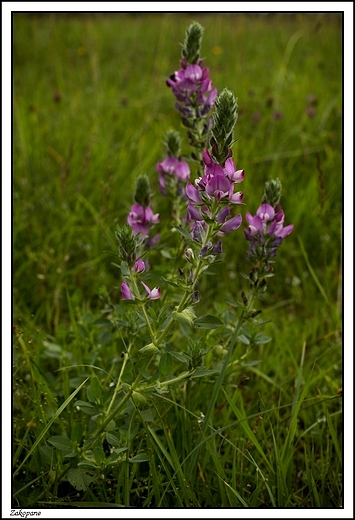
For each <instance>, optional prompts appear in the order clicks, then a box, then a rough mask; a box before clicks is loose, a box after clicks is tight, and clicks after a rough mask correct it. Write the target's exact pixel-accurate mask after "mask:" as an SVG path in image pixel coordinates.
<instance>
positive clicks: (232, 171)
mask: <svg viewBox="0 0 355 520" xmlns="http://www.w3.org/2000/svg"><path fill="white" fill-rule="evenodd" d="M224 172H225V174H226V176H227V177H228V179H229V180H231V181H233V182H236V183H239V182H242V181H243V180H244V170H236V168H235V164H234V162H233V159H232V158H231V157H229V158H228V159H227V160H226V162H225V165H224Z"/></svg>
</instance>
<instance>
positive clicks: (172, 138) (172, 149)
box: [164, 130, 181, 157]
mask: <svg viewBox="0 0 355 520" xmlns="http://www.w3.org/2000/svg"><path fill="white" fill-rule="evenodd" d="M164 144H165V146H166V151H167V153H168V156H169V157H179V155H180V147H181V137H180V134H179V132H177V131H176V130H168V131H167V132H166V136H165V141H164Z"/></svg>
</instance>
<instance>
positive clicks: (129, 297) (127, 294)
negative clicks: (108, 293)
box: [121, 282, 134, 300]
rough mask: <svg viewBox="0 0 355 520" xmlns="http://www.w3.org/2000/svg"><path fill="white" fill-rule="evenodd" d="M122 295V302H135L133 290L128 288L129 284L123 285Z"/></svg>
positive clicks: (124, 283) (123, 283)
mask: <svg viewBox="0 0 355 520" xmlns="http://www.w3.org/2000/svg"><path fill="white" fill-rule="evenodd" d="M121 295H122V300H134V296H133V294H132V293H131V290H130V288H129V287H128V284H127V282H122V283H121Z"/></svg>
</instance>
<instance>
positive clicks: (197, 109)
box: [50, 22, 293, 501]
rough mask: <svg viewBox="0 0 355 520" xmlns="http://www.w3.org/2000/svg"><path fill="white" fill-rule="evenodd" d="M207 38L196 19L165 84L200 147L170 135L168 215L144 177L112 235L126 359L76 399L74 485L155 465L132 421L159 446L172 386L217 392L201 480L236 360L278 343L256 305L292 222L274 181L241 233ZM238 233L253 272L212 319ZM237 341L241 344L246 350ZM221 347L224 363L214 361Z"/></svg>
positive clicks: (206, 412)
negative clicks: (211, 290)
mask: <svg viewBox="0 0 355 520" xmlns="http://www.w3.org/2000/svg"><path fill="white" fill-rule="evenodd" d="M202 35H203V28H202V27H201V26H200V25H199V24H198V23H196V22H194V23H192V24H191V25H190V27H189V28H188V29H187V31H186V38H185V42H184V45H183V47H182V58H181V61H180V68H179V69H178V70H177V71H175V72H174V74H172V76H170V78H169V79H168V80H167V85H168V87H169V88H171V90H172V93H173V94H174V96H175V98H176V104H175V106H176V109H177V110H178V113H179V115H180V118H181V122H182V125H183V127H184V128H185V129H186V131H187V138H188V143H189V146H190V148H191V149H192V150H191V152H190V154H186V155H184V156H183V155H182V152H181V149H182V139H181V137H180V134H179V133H178V132H177V131H175V130H171V129H170V130H168V131H167V132H166V135H165V139H164V146H165V157H164V158H163V159H162V160H161V161H160V162H158V163H157V164H156V166H155V169H156V173H157V183H158V186H159V192H160V197H166V198H167V199H168V200H169V201H170V208H171V215H170V217H171V218H169V217H166V216H164V215H163V214H161V215H160V214H159V213H157V212H156V209H155V208H157V207H158V206H159V197H158V196H155V195H154V196H153V195H152V192H151V187H150V179H149V177H148V176H147V175H140V176H139V177H138V179H137V182H136V189H135V193H134V197H133V199H134V201H133V203H132V205H131V207H130V209H129V211H128V215H127V220H126V222H125V223H122V224H120V225H119V226H118V227H117V230H116V238H117V243H118V252H117V256H118V263H116V265H117V266H118V267H119V269H120V277H121V279H120V282H119V283H120V303H119V305H113V304H110V307H109V314H108V317H109V319H110V320H111V321H112V323H113V324H114V325H115V326H117V328H118V331H119V335H120V338H121V340H120V343H119V346H118V355H119V356H120V362H119V363H118V364H117V363H116V364H115V365H113V366H112V367H102V369H104V370H107V371H108V373H109V381H111V383H110V384H109V385H107V384H104V383H102V384H101V383H99V380H98V379H97V378H94V379H92V381H91V383H90V387H89V390H88V392H87V400H86V401H83V400H78V401H76V409H77V411H78V412H82V413H84V414H87V417H88V426H87V429H86V433H85V435H84V434H82V435H79V433H78V439H77V440H76V441H75V443H74V442H73V443H72V445H71V446H70V450H71V451H70V455H68V454H67V456H68V457H70V458H71V465H70V472H71V473H70V477H69V480H70V481H71V482H72V483H74V484H73V485H75V478H74V475H75V476H76V478H78V476H79V475H80V478H81V479H82V480H84V481H85V482H86V483H87V482H89V481H90V479H92V478H93V475H95V474H96V473H100V474H105V475H109V474H110V471H111V470H112V468H113V467H115V466H119V465H120V464H122V463H123V462H124V461H126V462H127V461H128V462H132V463H133V462H147V461H149V462H150V463H151V460H150V457H149V455H148V454H147V453H146V452H147V451H148V446H147V445H146V444H145V441H144V439H142V438H138V437H136V434H137V432H136V433H134V431H133V418H135V420H136V421H140V424H142V426H141V427H142V428H143V429H145V431H147V432H148V431H149V432H150V433H151V435H153V438H154V439H156V433H155V431H156V430H155V431H153V430H152V427H150V426H149V424H148V423H149V421H153V418H154V417H157V418H156V421H157V424H158V425H157V428H159V427H161V428H163V429H164V428H165V426H164V421H163V420H161V421H160V419H159V417H160V415H159V408H158V407H157V402H160V403H161V402H162V400H164V398H166V399H170V400H171V399H173V400H174V399H178V396H179V395H180V394H179V392H173V393H172V391H173V389H176V388H180V389H182V388H186V385H189V386H188V388H189V390H190V391H193V387H194V384H195V382H196V380H199V379H200V378H206V379H207V380H208V381H209V382H210V383H211V384H212V388H213V389H212V392H211V395H210V397H208V399H207V400H206V403H205V408H204V409H203V410H201V419H200V420H199V421H198V422H197V423H196V424H197V425H198V430H197V432H196V439H195V442H196V449H195V450H194V452H193V453H192V454H188V456H189V460H188V461H187V462H186V464H188V467H189V470H190V472H189V474H190V476H191V478H193V475H195V473H196V471H197V468H198V465H197V463H198V457H199V452H200V450H201V449H202V448H201V446H203V443H204V440H205V439H206V436H207V431H208V429H209V427H210V420H211V417H212V414H213V412H214V408H215V404H216V400H217V398H218V396H219V394H220V391H221V388H222V385H223V384H225V376H226V373H227V371H228V370H230V368H231V364H232V360H233V365H234V366H237V365H238V363H240V364H241V363H242V361H243V360H245V359H246V357H247V356H248V355H249V354H250V352H251V351H252V347H253V346H255V345H258V344H263V343H266V342H267V341H269V340H270V338H268V337H266V336H265V335H263V334H262V333H260V332H255V331H256V329H257V326H258V325H260V324H261V323H259V322H258V320H259V314H260V311H259V310H258V309H256V308H255V305H256V301H257V299H258V298H259V297H260V296H261V295H262V294H263V293H264V292H265V291H266V290H267V282H268V279H269V278H270V277H271V276H273V275H274V263H275V260H276V256H277V253H278V250H279V247H280V245H281V243H282V242H283V240H284V239H285V238H286V237H287V236H288V235H289V234H290V233H291V232H292V230H293V226H292V225H286V226H285V225H284V222H285V215H284V212H283V210H282V208H281V206H280V198H281V183H280V181H279V180H277V179H276V180H269V181H267V182H266V185H265V188H264V194H263V196H262V198H261V203H260V206H259V208H257V209H256V213H255V215H252V214H251V213H249V212H247V213H246V216H245V219H246V222H245V224H244V225H243V217H242V213H241V211H242V208H243V206H244V194H243V192H242V191H241V190H240V188H241V186H242V183H243V180H244V170H243V168H241V167H240V165H236V163H235V161H234V159H233V145H234V143H235V133H234V132H235V125H236V123H237V119H238V105H237V99H236V98H235V96H234V94H233V93H232V92H231V91H230V90H229V89H227V88H224V89H223V90H222V91H221V92H220V93H219V94H218V93H217V89H216V88H214V87H213V86H212V81H211V79H210V73H209V69H208V68H206V66H205V64H204V62H203V61H202V60H201V58H200V50H201V41H202ZM245 198H246V199H247V196H246V197H245ZM230 233H244V235H245V238H246V242H245V245H246V248H245V250H246V251H245V253H241V256H242V257H245V260H246V261H247V262H249V264H250V271H249V274H244V275H242V276H243V277H244V278H245V279H246V280H247V283H246V287H245V289H244V291H241V293H240V301H235V302H229V310H228V309H224V310H222V311H221V312H220V314H219V315H216V314H218V312H216V309H217V310H218V306H214V305H211V306H210V309H209V310H208V311H207V312H205V313H201V311H200V307H201V305H200V304H201V303H203V305H202V308H206V306H207V302H206V300H205V297H204V294H203V293H202V292H201V291H202V290H203V287H204V286H205V284H202V283H201V281H202V279H203V278H204V277H205V274H206V272H207V271H208V270H209V269H210V268H211V266H212V265H213V264H214V263H217V262H224V261H225V259H224V253H223V241H224V237H225V235H227V234H230ZM171 236H173V237H174V241H175V244H177V245H175V246H174V247H173V248H171V247H170V248H169V247H167V245H166V244H167V243H169V240H170V238H171ZM238 254H239V252H238ZM242 283H243V278H242ZM244 283H245V282H244ZM230 309H232V311H231V310H230ZM257 330H259V329H257ZM237 343H238V344H240V345H242V348H241V349H238V351H237V350H236V345H237ZM216 345H218V346H219V347H220V353H221V354H222V355H221V356H219V355H215V354H216V348H215V347H216ZM168 396H169V397H168ZM147 421H148V423H147ZM159 421H160V422H159ZM159 425H160V426H159ZM152 432H153V433H152ZM136 439H139V440H138V441H137V444H135V442H136ZM50 441H51V440H50ZM157 442H159V441H157ZM205 442H206V441H205ZM52 444H53V445H54V446H56V447H58V446H59V449H62V450H63V449H64V447H65V449H67V450H68V449H69V447H68V443H67V442H66V443H65V442H64V441H63V442H62V444H61V442H60V440H58V438H52ZM164 449H165V448H164ZM172 449H173V448H172V446H170V452H172ZM136 450H137V451H138V452H139V453H136ZM142 450H143V452H142ZM163 452H164V450H163ZM75 471H76V472H77V473H73V472H75ZM180 477H181V475H178V478H179V479H180ZM127 478H128V477H127ZM85 479H86V480H85ZM128 501H129V500H128Z"/></svg>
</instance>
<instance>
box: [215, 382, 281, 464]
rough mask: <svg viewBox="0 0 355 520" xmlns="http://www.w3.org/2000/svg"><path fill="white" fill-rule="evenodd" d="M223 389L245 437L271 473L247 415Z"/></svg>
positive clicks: (266, 458)
mask: <svg viewBox="0 0 355 520" xmlns="http://www.w3.org/2000/svg"><path fill="white" fill-rule="evenodd" d="M222 390H223V393H224V396H225V398H226V399H227V401H228V403H229V406H230V407H231V408H232V410H233V412H234V413H235V415H236V416H237V418H238V419H239V420H240V425H241V426H242V428H243V430H244V432H245V434H246V435H247V438H248V439H249V440H250V442H251V443H252V444H253V445H254V446H255V447H256V449H257V450H258V452H259V453H260V455H261V456H262V458H263V459H264V461H265V463H266V465H267V466H268V468H269V469H270V471H271V472H272V473H273V471H274V470H273V468H272V466H271V464H270V461H269V459H268V457H267V456H266V454H265V453H264V450H263V449H262V447H261V446H260V443H259V441H258V439H257V438H256V437H255V434H254V433H253V431H252V430H251V428H250V426H249V424H248V422H247V419H248V417H246V416H245V415H244V414H243V413H242V412H241V410H239V408H238V407H237V406H236V404H235V403H233V401H232V400H231V398H230V397H229V395H228V394H227V392H226V391H225V390H224V388H222Z"/></svg>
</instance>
